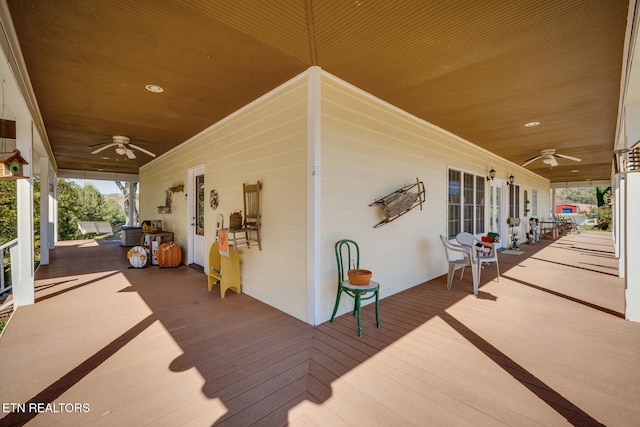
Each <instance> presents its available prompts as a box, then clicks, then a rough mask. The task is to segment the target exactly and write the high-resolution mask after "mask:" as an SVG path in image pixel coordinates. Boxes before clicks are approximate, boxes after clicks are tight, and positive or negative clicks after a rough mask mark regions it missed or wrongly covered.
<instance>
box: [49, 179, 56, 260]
mask: <svg viewBox="0 0 640 427" xmlns="http://www.w3.org/2000/svg"><path fill="white" fill-rule="evenodd" d="M49 185H50V186H51V187H50V188H49V200H50V203H49V249H55V247H56V242H57V241H58V175H56V174H55V172H54V171H50V176H49Z"/></svg>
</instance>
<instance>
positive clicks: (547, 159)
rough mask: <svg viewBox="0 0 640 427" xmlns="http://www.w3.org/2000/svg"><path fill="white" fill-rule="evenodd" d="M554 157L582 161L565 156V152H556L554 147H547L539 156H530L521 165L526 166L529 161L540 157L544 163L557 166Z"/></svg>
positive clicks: (531, 161)
mask: <svg viewBox="0 0 640 427" xmlns="http://www.w3.org/2000/svg"><path fill="white" fill-rule="evenodd" d="M556 157H558V158H561V159H568V160H573V161H574V162H581V161H582V159H579V158H577V157H572V156H567V155H566V154H556V149H555V148H548V149H546V150H541V151H540V155H539V156H535V157H532V158H530V159H529V160H527V161H526V162H524V163H523V164H522V166H523V167H524V166H527V165H528V164H529V163H533V162H535V161H536V160H538V159H542V163H545V164H547V165H549V166H551V167H554V166H558V161H557V160H556Z"/></svg>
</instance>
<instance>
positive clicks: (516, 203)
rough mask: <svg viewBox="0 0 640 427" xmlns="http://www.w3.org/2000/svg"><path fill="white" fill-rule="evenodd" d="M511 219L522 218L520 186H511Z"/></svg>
mask: <svg viewBox="0 0 640 427" xmlns="http://www.w3.org/2000/svg"><path fill="white" fill-rule="evenodd" d="M509 217H510V218H520V186H519V185H516V184H511V185H510V186H509Z"/></svg>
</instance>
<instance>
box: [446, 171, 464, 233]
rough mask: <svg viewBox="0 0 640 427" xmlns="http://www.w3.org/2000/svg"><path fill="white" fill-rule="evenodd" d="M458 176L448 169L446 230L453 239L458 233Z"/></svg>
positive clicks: (459, 197) (458, 173)
mask: <svg viewBox="0 0 640 427" xmlns="http://www.w3.org/2000/svg"><path fill="white" fill-rule="evenodd" d="M460 176H461V172H460V171H456V170H452V169H449V210H448V215H447V216H448V219H447V230H448V233H449V236H448V237H449V238H450V239H451V238H453V237H455V236H456V235H457V234H458V233H459V232H460V228H461V227H460V219H461V217H462V215H461V214H460V201H461V200H462V197H461V195H460Z"/></svg>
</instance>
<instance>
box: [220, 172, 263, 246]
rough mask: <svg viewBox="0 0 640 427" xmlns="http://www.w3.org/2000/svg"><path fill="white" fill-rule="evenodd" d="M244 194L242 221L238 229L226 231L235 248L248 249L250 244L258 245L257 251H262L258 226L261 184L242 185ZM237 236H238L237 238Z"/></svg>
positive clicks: (260, 220) (260, 211)
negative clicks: (242, 247)
mask: <svg viewBox="0 0 640 427" xmlns="http://www.w3.org/2000/svg"><path fill="white" fill-rule="evenodd" d="M242 192H243V194H244V220H243V223H242V226H241V227H240V228H235V229H234V228H231V229H229V230H228V232H229V234H230V235H231V237H232V238H233V245H234V246H235V247H236V248H237V247H239V246H241V245H246V246H247V247H248V248H249V247H250V245H251V242H256V243H257V244H258V249H260V250H262V243H261V241H260V234H261V233H260V225H261V222H262V205H261V204H260V202H261V201H260V193H261V192H262V184H261V183H260V181H258V182H257V183H256V184H242ZM238 235H239V236H238Z"/></svg>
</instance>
